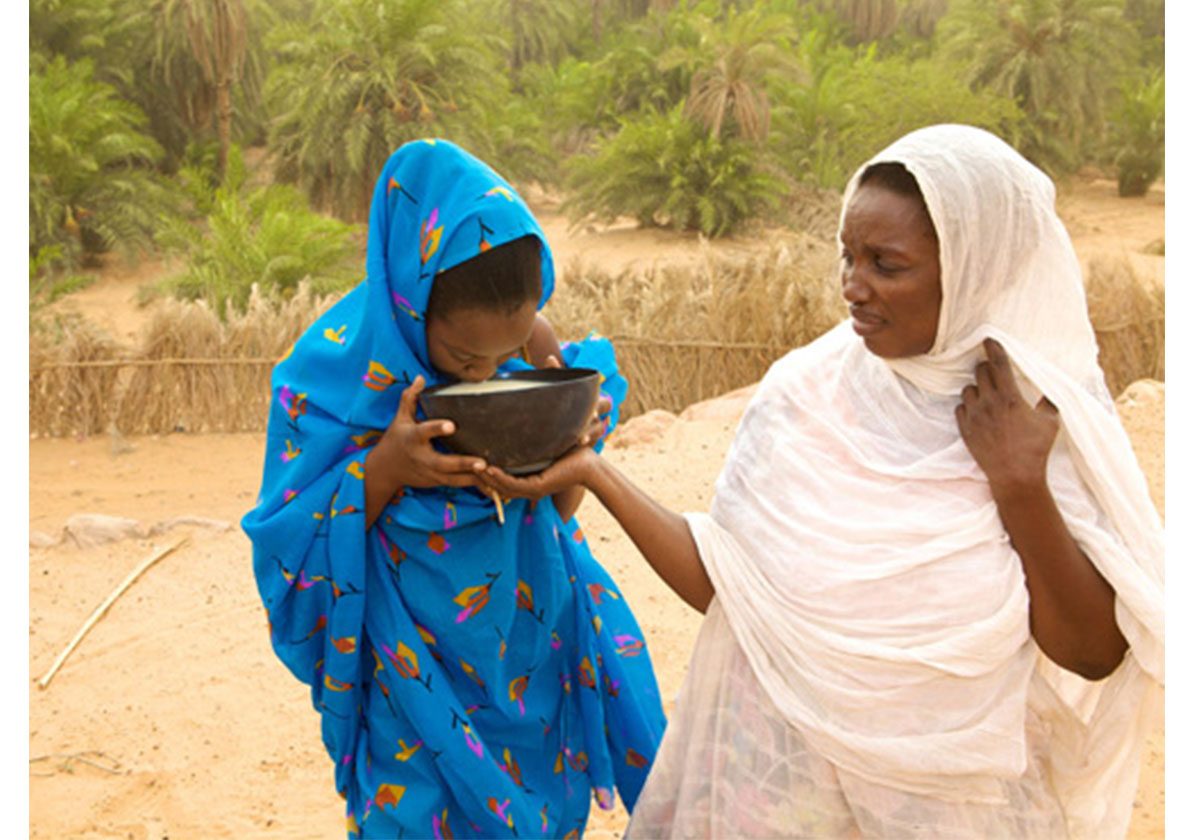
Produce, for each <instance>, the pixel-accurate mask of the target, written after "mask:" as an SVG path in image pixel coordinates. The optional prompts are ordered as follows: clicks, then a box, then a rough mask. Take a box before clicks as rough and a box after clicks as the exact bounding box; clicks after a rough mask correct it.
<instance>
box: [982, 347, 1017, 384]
mask: <svg viewBox="0 0 1200 840" xmlns="http://www.w3.org/2000/svg"><path fill="white" fill-rule="evenodd" d="M983 351H984V352H985V353H987V357H988V362H990V363H991V367H992V379H993V381H994V382H995V384H996V388H997V389H998V390H1000V391H1003V392H1005V393H1007V394H1010V395H1011V394H1016V393H1018V391H1017V377H1016V374H1014V373H1013V367H1012V362H1011V361H1010V360H1009V358H1008V352H1007V351H1006V350H1005V349H1004V347H1002V346H1001V344H1000V342H999V341H996V339H994V338H985V339H984V340H983Z"/></svg>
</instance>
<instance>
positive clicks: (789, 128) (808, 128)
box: [771, 33, 1024, 189]
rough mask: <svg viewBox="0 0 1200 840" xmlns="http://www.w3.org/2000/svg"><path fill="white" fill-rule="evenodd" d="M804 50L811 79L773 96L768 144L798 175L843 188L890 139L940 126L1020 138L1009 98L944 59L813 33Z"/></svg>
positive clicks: (1018, 118)
mask: <svg viewBox="0 0 1200 840" xmlns="http://www.w3.org/2000/svg"><path fill="white" fill-rule="evenodd" d="M804 49H805V51H806V53H807V66H808V68H809V73H810V78H811V80H812V81H811V82H810V84H809V85H807V86H802V87H795V86H792V87H783V88H780V89H778V90H776V91H774V92H773V94H772V95H773V97H774V98H775V99H776V100H777V101H778V102H779V103H780V104H779V109H778V112H777V113H778V118H777V126H778V131H776V132H775V134H774V136H773V137H772V142H771V146H772V149H773V151H774V153H775V155H776V157H777V158H778V159H780V160H785V161H788V162H789V169H790V170H791V171H792V173H793V174H794V175H795V176H796V178H797V179H799V180H802V181H807V182H809V183H811V184H813V185H815V186H819V187H829V188H839V189H840V188H841V187H842V186H844V185H845V183H846V181H847V180H848V179H849V177H850V175H851V174H853V172H854V170H855V169H857V168H858V166H859V165H860V164H862V163H863V162H864V161H866V160H867V159H868V158H870V157H871V156H872V155H874V154H875V153H876V152H878V151H880V150H881V149H883V148H884V147H885V146H887V145H888V144H889V143H891V142H892V141H894V140H896V139H898V138H899V137H901V136H903V135H904V134H907V133H908V132H910V131H913V130H915V129H918V128H921V127H923V126H927V125H934V124H937V123H945V122H955V123H967V124H970V125H975V126H978V127H980V128H985V129H988V130H989V131H993V132H995V133H996V134H999V135H1000V136H1001V137H1004V138H1006V139H1007V140H1009V141H1010V142H1014V141H1019V139H1020V137H1021V136H1022V135H1021V131H1022V130H1023V128H1022V127H1023V125H1024V123H1023V116H1022V114H1021V112H1020V111H1019V109H1017V107H1016V106H1015V104H1014V103H1013V102H1012V101H1011V100H1008V99H1005V98H1004V97H1002V96H1000V95H998V94H995V93H992V92H990V91H978V92H976V91H972V90H971V89H970V88H969V87H968V86H967V84H966V83H965V82H963V81H962V80H961V77H962V72H961V70H960V69H959V68H956V67H955V66H953V65H947V64H946V63H945V62H943V61H939V60H937V59H915V60H913V59H909V58H907V57H905V56H902V55H889V56H886V57H883V58H880V57H879V56H878V55H877V54H876V52H875V50H874V49H867V50H864V51H859V52H856V51H852V50H850V49H848V48H846V47H841V46H830V45H828V44H827V43H825V42H823V40H822V39H821V38H820V37H818V36H817V35H815V34H811V33H810V35H809V36H808V37H806V39H805V42H804Z"/></svg>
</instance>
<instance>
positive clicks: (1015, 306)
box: [488, 125, 1164, 838]
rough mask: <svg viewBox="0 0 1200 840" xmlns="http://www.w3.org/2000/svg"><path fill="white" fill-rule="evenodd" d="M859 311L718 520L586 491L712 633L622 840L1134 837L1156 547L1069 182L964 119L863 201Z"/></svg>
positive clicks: (923, 134)
mask: <svg viewBox="0 0 1200 840" xmlns="http://www.w3.org/2000/svg"><path fill="white" fill-rule="evenodd" d="M839 241H840V245H841V248H842V257H843V263H842V274H841V280H842V294H843V297H844V298H845V299H846V301H847V303H848V305H849V311H850V318H849V319H848V320H847V321H846V322H844V323H842V324H841V325H839V326H837V327H835V328H834V329H833V330H831V331H830V332H829V333H827V334H826V335H824V336H822V337H821V338H819V339H817V340H816V341H814V342H812V343H811V344H809V345H808V346H806V347H803V348H800V349H798V350H795V351H793V352H792V353H790V354H788V355H787V356H785V357H784V358H782V359H780V360H779V361H778V362H777V363H776V364H775V365H774V366H773V367H772V368H771V370H770V371H769V372H768V374H767V375H766V377H765V378H764V380H763V382H762V384H761V385H760V387H759V388H758V390H757V392H756V394H755V396H754V398H753V400H752V401H751V403H750V405H749V406H748V408H747V411H746V414H745V416H744V418H743V419H742V422H741V425H740V427H739V429H738V432H737V436H736V438H735V441H734V443H733V445H732V447H731V450H730V452H729V454H728V457H727V460H726V464H725V467H724V470H723V472H722V474H721V476H720V478H719V479H718V483H717V492H716V497H715V500H714V502H713V506H712V509H711V511H710V512H709V513H708V514H686V515H682V516H681V515H679V514H676V513H673V512H671V511H667V510H665V509H664V508H662V507H661V506H659V505H658V504H657V503H655V502H654V501H653V500H651V499H650V498H649V497H647V496H646V495H645V494H644V493H642V492H641V491H640V490H638V489H637V488H636V487H634V486H633V485H632V484H631V483H630V482H629V481H628V480H627V479H625V478H624V477H623V476H622V475H620V474H619V473H618V472H617V471H616V470H615V469H614V468H613V467H612V466H611V465H610V464H607V463H605V462H604V461H603V460H602V459H600V458H598V457H595V456H594V453H590V452H585V451H579V452H576V453H573V454H572V455H570V456H567V457H566V458H564V459H562V460H561V461H559V462H558V463H557V464H555V465H554V466H553V467H551V468H550V469H549V470H547V471H546V472H545V473H542V474H541V475H540V476H537V477H533V478H527V479H522V480H516V479H512V478H511V477H507V476H504V475H503V474H500V473H499V472H498V471H495V470H489V479H488V480H489V481H490V482H492V483H493V485H494V486H495V487H496V488H497V489H498V490H500V491H501V492H504V493H507V494H509V495H527V496H538V495H544V494H548V493H550V492H553V491H554V490H556V489H558V488H559V487H561V486H566V485H568V484H573V483H578V484H583V485H585V486H586V487H588V488H589V489H590V490H591V491H592V492H593V493H595V494H596V495H597V497H598V498H599V499H600V501H601V502H602V503H603V504H604V505H605V506H606V507H607V508H608V509H609V510H610V512H612V513H613V515H614V516H615V517H616V518H617V519H618V520H619V521H620V522H621V524H622V526H623V527H624V528H625V529H626V531H627V532H628V533H629V534H630V536H631V538H632V539H633V540H634V542H635V543H636V544H637V546H638V548H639V549H640V550H641V551H642V553H643V554H644V555H645V556H646V558H647V560H648V561H649V562H650V563H651V564H652V565H653V566H654V568H655V569H656V571H657V572H658V573H659V574H660V575H661V576H662V577H663V579H664V580H666V581H667V583H668V584H670V585H671V586H672V587H673V588H674V589H675V591H676V592H677V593H679V594H680V596H681V597H683V598H684V599H685V600H687V601H688V602H689V603H690V604H692V605H693V606H694V607H696V608H697V609H699V610H701V611H705V612H706V613H707V614H706V618H705V620H704V623H703V625H702V627H701V630H700V634H699V637H698V638H697V641H696V646H695V650H694V653H693V657H692V661H691V665H690V667H689V671H688V676H687V679H686V681H685V683H684V686H683V689H682V691H681V693H680V695H679V698H678V700H677V703H676V705H675V708H674V712H673V715H672V717H671V720H670V722H669V724H668V727H667V733H666V736H665V739H664V742H663V744H662V747H661V749H660V751H659V754H658V757H657V759H656V762H655V764H654V767H653V769H652V771H651V774H650V777H649V779H648V780H647V783H646V786H645V788H644V790H643V792H642V796H641V799H640V800H639V803H638V807H637V809H636V811H635V812H634V814H633V815H632V818H631V821H630V824H629V828H628V836H629V837H631V838H650V837H711V838H757V837H889V838H891V837H930V838H951V837H963V838H968V837H972V838H973V837H1046V838H1058V837H1068V836H1069V837H1078V838H1095V837H1123V836H1124V834H1125V832H1126V830H1127V827H1128V823H1129V819H1130V816H1131V812H1132V803H1133V796H1134V793H1135V791H1136V786H1137V771H1138V754H1139V751H1140V747H1141V742H1142V740H1143V737H1144V734H1145V732H1146V728H1147V727H1148V726H1149V725H1151V724H1152V723H1153V715H1154V714H1155V713H1156V711H1157V709H1158V708H1159V695H1158V692H1160V691H1161V687H1162V682H1163V679H1164V674H1163V659H1164V657H1163V644H1164V638H1163V634H1164V614H1163V535H1162V524H1161V521H1160V519H1159V517H1158V515H1157V512H1156V511H1155V509H1154V507H1153V505H1152V503H1151V501H1150V497H1149V493H1148V491H1147V488H1146V484H1145V479H1144V477H1143V476H1142V474H1141V472H1140V470H1139V468H1138V465H1137V462H1136V460H1135V458H1134V455H1133V451H1132V449H1131V447H1130V445H1129V441H1128V438H1127V437H1126V435H1125V433H1124V430H1123V429H1122V428H1121V425H1120V423H1119V421H1118V418H1117V415H1116V412H1115V410H1114V408H1113V404H1112V399H1111V397H1110V395H1109V393H1108V391H1107V389H1106V387H1105V384H1104V379H1103V374H1102V372H1101V370H1100V368H1099V366H1098V364H1097V361H1096V357H1097V348H1096V342H1095V337H1094V334H1093V331H1092V328H1091V325H1090V323H1089V321H1088V317H1087V307H1086V298H1085V293H1084V287H1083V282H1082V276H1081V272H1080V269H1079V265H1078V261H1077V259H1076V256H1075V253H1074V250H1073V249H1072V247H1071V243H1070V239H1069V237H1068V236H1067V233H1066V231H1065V229H1064V228H1063V225H1062V223H1061V221H1060V220H1059V219H1058V217H1057V215H1056V213H1055V210H1054V188H1053V184H1052V183H1051V181H1050V180H1049V178H1047V177H1046V176H1045V175H1044V174H1043V173H1042V172H1040V171H1039V170H1038V169H1037V168H1036V167H1034V166H1033V165H1031V164H1030V163H1029V162H1028V161H1026V160H1024V159H1023V158H1022V157H1020V155H1018V154H1017V153H1016V152H1015V151H1014V150H1013V149H1012V148H1010V147H1009V146H1008V145H1006V144H1005V143H1004V142H1003V141H1001V140H999V139H998V138H996V137H995V136H993V135H991V134H989V133H987V132H984V131H981V130H979V129H975V128H970V127H966V126H949V125H948V126H934V127H931V128H926V129H922V130H920V131H916V132H913V133H912V134H909V135H907V136H906V137H904V138H902V139H901V140H899V141H897V142H896V143H894V144H893V145H892V146H890V147H888V148H887V149H885V150H884V151H883V152H881V153H880V154H879V155H877V156H876V157H875V158H874V159H872V160H871V161H869V162H868V163H867V164H866V165H864V167H863V168H862V169H860V170H859V171H858V172H857V173H856V174H855V176H854V177H853V178H852V179H851V181H850V184H849V185H848V187H847V190H846V198H845V203H844V205H843V211H842V220H841V226H840V231H839Z"/></svg>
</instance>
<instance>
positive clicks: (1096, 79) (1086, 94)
mask: <svg viewBox="0 0 1200 840" xmlns="http://www.w3.org/2000/svg"><path fill="white" fill-rule="evenodd" d="M938 38H939V41H940V44H941V48H942V49H943V50H944V51H945V53H946V55H947V56H948V57H950V58H952V59H958V60H961V61H962V62H963V65H964V67H965V68H966V79H967V81H968V82H969V83H970V84H971V85H972V86H973V87H975V88H977V89H978V88H986V89H989V90H992V91H995V92H997V93H999V94H1001V95H1002V96H1005V97H1007V98H1009V99H1012V100H1013V101H1014V102H1016V103H1017V105H1018V106H1020V108H1021V110H1022V111H1024V112H1025V115H1026V117H1027V121H1028V127H1029V130H1028V132H1027V133H1026V134H1025V135H1024V137H1023V139H1022V143H1021V145H1020V146H1019V147H1018V148H1019V149H1020V151H1021V152H1022V153H1024V154H1025V155H1026V156H1027V157H1029V158H1030V159H1031V160H1032V161H1033V162H1034V163H1037V164H1039V165H1041V166H1044V167H1046V168H1049V169H1052V170H1054V169H1059V170H1061V169H1065V168H1069V167H1072V166H1074V165H1076V164H1078V163H1079V161H1080V157H1081V154H1080V153H1081V150H1082V149H1083V146H1084V142H1085V140H1086V139H1087V138H1088V137H1090V136H1094V135H1099V134H1100V133H1101V132H1102V131H1103V129H1104V114H1105V111H1106V109H1107V103H1108V101H1109V94H1110V92H1111V91H1112V90H1113V86H1114V82H1115V80H1116V79H1117V78H1119V76H1120V74H1121V72H1122V71H1123V70H1124V68H1125V67H1126V65H1127V64H1128V62H1129V60H1130V58H1131V47H1132V32H1131V30H1130V26H1129V24H1128V23H1127V21H1126V20H1125V19H1124V17H1123V8H1122V3H1121V0H1011V2H1005V3H999V4H998V3H997V2H996V1H995V0H954V2H953V3H952V4H951V7H950V10H949V12H948V13H947V14H946V17H945V18H943V20H942V22H941V23H940V24H939V27H938Z"/></svg>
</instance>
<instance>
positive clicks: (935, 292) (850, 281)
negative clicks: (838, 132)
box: [841, 181, 942, 359]
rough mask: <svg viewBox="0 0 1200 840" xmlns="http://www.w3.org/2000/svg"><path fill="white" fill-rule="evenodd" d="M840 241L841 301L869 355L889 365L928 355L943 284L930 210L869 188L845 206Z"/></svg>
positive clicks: (863, 188)
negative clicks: (928, 211) (889, 362)
mask: <svg viewBox="0 0 1200 840" xmlns="http://www.w3.org/2000/svg"><path fill="white" fill-rule="evenodd" d="M841 239H842V297H843V298H845V299H846V302H847V303H849V304H850V318H851V320H852V322H853V327H854V331H855V332H856V333H858V334H859V335H860V336H862V339H863V342H864V343H865V344H866V345H867V349H868V350H870V351H871V352H872V353H874V354H875V355H876V356H881V357H883V358H885V359H898V358H902V357H905V356H919V355H921V354H923V353H927V352H929V349H930V348H931V347H933V342H934V339H935V338H937V326H938V313H939V312H940V311H941V306H942V283H941V264H940V262H939V259H938V240H937V233H936V232H935V231H934V229H933V223H932V222H931V221H930V220H929V214H928V213H927V212H926V210H925V206H924V204H923V203H922V202H921V201H920V200H919V199H917V198H915V197H913V196H907V195H900V194H899V193H896V192H894V191H892V190H889V189H887V188H886V187H883V186H879V185H877V184H875V183H873V182H870V181H868V182H867V183H865V184H862V185H861V186H859V187H858V189H857V190H855V191H854V195H852V196H851V197H850V203H849V204H848V205H846V213H845V218H844V220H843V223H842V235H841Z"/></svg>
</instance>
